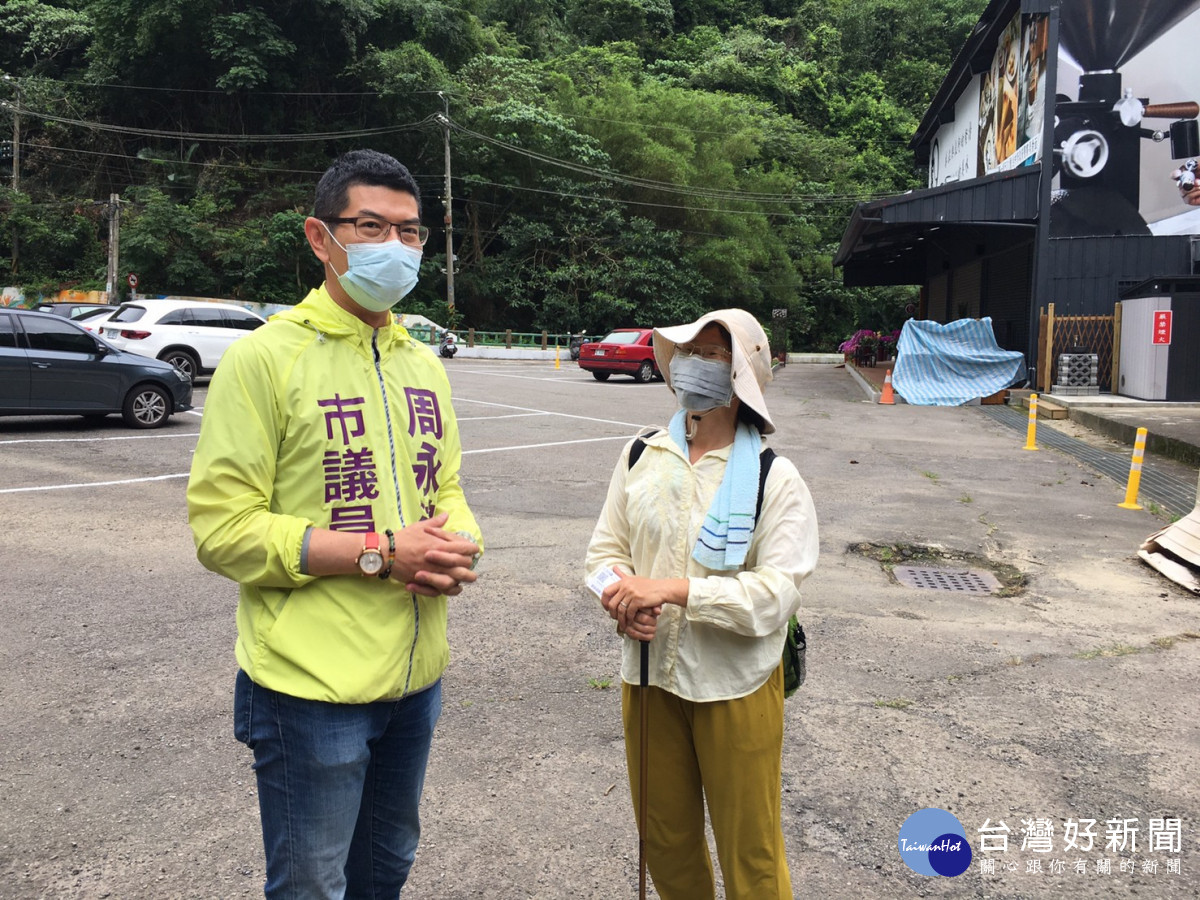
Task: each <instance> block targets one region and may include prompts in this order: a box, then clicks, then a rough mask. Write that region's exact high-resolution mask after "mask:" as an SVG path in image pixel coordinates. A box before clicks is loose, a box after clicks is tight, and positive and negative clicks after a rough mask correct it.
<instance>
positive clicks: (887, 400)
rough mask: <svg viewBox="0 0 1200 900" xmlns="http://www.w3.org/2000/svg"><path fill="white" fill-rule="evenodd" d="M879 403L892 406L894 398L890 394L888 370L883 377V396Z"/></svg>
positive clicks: (890, 372) (889, 372) (890, 371)
mask: <svg viewBox="0 0 1200 900" xmlns="http://www.w3.org/2000/svg"><path fill="white" fill-rule="evenodd" d="M879 402H880V403H887V404H894V403H895V402H896V396H895V395H894V394H893V393H892V370H891V369H888V370H887V374H886V375H884V376H883V394H882V395H881V396H880V398H879Z"/></svg>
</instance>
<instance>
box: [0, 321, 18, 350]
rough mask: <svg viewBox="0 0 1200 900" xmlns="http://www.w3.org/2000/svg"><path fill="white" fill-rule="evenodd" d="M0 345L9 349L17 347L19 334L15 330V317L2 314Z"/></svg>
mask: <svg viewBox="0 0 1200 900" xmlns="http://www.w3.org/2000/svg"><path fill="white" fill-rule="evenodd" d="M0 347H5V348H7V349H9V350H15V349H16V348H17V335H16V333H15V332H14V331H13V317H12V316H9V315H0Z"/></svg>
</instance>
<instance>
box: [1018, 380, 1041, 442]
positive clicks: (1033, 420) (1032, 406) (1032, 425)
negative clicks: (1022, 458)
mask: <svg viewBox="0 0 1200 900" xmlns="http://www.w3.org/2000/svg"><path fill="white" fill-rule="evenodd" d="M1037 448H1038V445H1037V394H1030V395H1029V427H1028V428H1026V429H1025V446H1024V447H1022V448H1021V449H1022V450H1036V449H1037Z"/></svg>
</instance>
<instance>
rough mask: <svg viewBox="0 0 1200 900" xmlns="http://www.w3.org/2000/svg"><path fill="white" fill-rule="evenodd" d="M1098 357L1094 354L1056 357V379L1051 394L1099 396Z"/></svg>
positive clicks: (1072, 354)
mask: <svg viewBox="0 0 1200 900" xmlns="http://www.w3.org/2000/svg"><path fill="white" fill-rule="evenodd" d="M1099 371H1100V357H1099V356H1098V355H1097V354H1095V353H1063V354H1060V355H1059V357H1058V378H1057V379H1055V383H1054V387H1053V388H1051V389H1050V393H1052V394H1062V395H1066V396H1086V395H1088V394H1099V393H1100V383H1099V377H1098V376H1099Z"/></svg>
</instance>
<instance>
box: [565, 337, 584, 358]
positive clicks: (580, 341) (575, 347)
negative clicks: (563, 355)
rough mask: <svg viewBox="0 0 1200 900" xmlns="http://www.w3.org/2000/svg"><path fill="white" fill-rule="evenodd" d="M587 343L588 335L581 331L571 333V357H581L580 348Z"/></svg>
mask: <svg viewBox="0 0 1200 900" xmlns="http://www.w3.org/2000/svg"><path fill="white" fill-rule="evenodd" d="M586 343H587V335H586V334H584V333H582V332H580V333H579V334H573V335H571V343H570V345H569V346H570V350H571V359H579V349H580V348H581V347H582V346H583V345H584V344H586Z"/></svg>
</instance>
